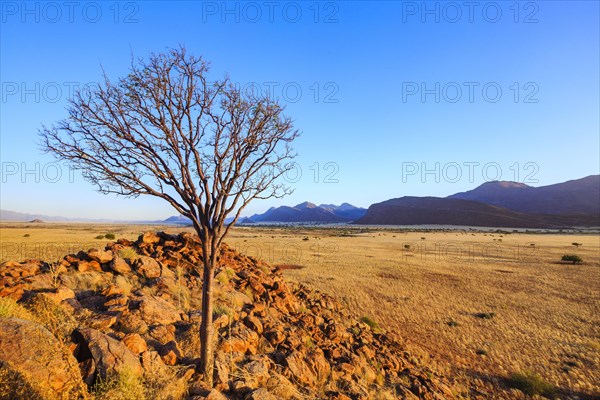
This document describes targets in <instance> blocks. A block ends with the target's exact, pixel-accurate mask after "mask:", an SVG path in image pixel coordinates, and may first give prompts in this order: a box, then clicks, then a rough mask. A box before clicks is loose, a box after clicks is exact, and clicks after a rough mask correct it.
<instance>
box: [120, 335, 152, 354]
mask: <svg viewBox="0 0 600 400" xmlns="http://www.w3.org/2000/svg"><path fill="white" fill-rule="evenodd" d="M121 342H123V344H124V345H125V346H126V347H127V348H128V349H129V350H131V351H132V352H133V354H141V353H143V352H144V351H146V350H148V345H147V344H146V341H145V340H144V339H143V338H142V337H141V336H140V335H139V334H137V333H128V334H127V335H125V337H124V338H123V339H121Z"/></svg>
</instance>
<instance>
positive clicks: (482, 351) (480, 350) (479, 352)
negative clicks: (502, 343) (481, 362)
mask: <svg viewBox="0 0 600 400" xmlns="http://www.w3.org/2000/svg"><path fill="white" fill-rule="evenodd" d="M475 354H477V355H478V356H487V354H488V352H487V350H484V349H477V350H475Z"/></svg>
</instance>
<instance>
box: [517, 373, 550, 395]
mask: <svg viewBox="0 0 600 400" xmlns="http://www.w3.org/2000/svg"><path fill="white" fill-rule="evenodd" d="M509 384H510V386H511V387H513V388H515V389H519V390H520V391H522V392H523V393H525V394H528V395H530V396H534V395H543V396H552V394H553V393H554V386H552V385H551V384H550V383H548V382H546V381H545V380H544V379H542V377H540V376H539V375H537V374H536V373H534V372H532V371H525V372H518V373H514V374H512V375H511V377H510V379H509Z"/></svg>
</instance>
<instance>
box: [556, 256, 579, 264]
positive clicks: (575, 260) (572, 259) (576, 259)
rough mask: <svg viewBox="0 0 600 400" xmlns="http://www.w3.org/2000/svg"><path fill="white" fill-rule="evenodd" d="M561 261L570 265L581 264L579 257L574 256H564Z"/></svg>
mask: <svg viewBox="0 0 600 400" xmlns="http://www.w3.org/2000/svg"><path fill="white" fill-rule="evenodd" d="M561 261H562V262H570V263H572V264H581V263H582V262H583V260H582V259H581V257H579V256H576V255H574V254H565V255H564V256H562V258H561Z"/></svg>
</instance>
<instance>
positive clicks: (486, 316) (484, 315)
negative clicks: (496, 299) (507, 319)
mask: <svg viewBox="0 0 600 400" xmlns="http://www.w3.org/2000/svg"><path fill="white" fill-rule="evenodd" d="M494 315H496V313H493V312H490V313H487V312H482V313H477V314H475V316H476V317H477V318H481V319H492V318H494Z"/></svg>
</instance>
